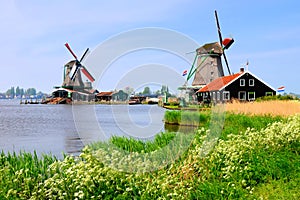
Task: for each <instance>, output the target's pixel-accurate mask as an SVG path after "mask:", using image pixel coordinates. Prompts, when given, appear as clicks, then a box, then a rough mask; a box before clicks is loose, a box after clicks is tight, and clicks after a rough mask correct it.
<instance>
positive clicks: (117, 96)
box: [112, 90, 129, 101]
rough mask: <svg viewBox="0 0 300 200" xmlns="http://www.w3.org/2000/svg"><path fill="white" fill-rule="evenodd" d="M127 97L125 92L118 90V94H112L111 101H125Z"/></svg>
mask: <svg viewBox="0 0 300 200" xmlns="http://www.w3.org/2000/svg"><path fill="white" fill-rule="evenodd" d="M128 96H129V95H128V94H127V93H126V92H124V91H123V90H119V91H118V92H115V93H113V94H112V99H113V101H127V100H128Z"/></svg>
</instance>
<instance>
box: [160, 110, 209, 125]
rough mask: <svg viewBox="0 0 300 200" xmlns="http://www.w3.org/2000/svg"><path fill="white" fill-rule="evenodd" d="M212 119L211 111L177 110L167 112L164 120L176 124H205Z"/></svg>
mask: <svg viewBox="0 0 300 200" xmlns="http://www.w3.org/2000/svg"><path fill="white" fill-rule="evenodd" d="M209 119H210V112H208V111H202V112H199V111H198V110H196V111H176V110H171V111H170V110H168V111H166V112H165V116H164V121H165V123H166V124H176V125H181V126H200V125H205V124H207V122H208V121H209Z"/></svg>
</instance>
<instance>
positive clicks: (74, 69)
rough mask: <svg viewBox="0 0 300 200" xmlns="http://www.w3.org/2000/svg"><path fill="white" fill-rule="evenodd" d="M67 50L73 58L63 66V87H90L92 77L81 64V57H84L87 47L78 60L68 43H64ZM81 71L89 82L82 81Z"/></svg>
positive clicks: (76, 88)
mask: <svg viewBox="0 0 300 200" xmlns="http://www.w3.org/2000/svg"><path fill="white" fill-rule="evenodd" d="M65 46H66V47H67V49H68V50H69V52H70V53H71V54H72V55H73V57H74V58H75V60H72V61H70V62H68V63H67V64H66V65H65V66H64V81H63V85H62V87H63V88H67V89H72V90H84V89H91V83H92V82H94V81H95V79H94V77H93V76H92V75H91V74H90V73H89V71H88V70H87V69H86V67H85V66H83V65H82V64H81V62H82V61H83V59H84V58H85V57H86V55H87V53H88V51H89V48H87V49H86V51H85V52H84V54H83V55H82V57H81V59H80V60H78V59H77V56H76V55H75V53H74V52H73V51H72V49H71V47H70V46H69V44H68V43H66V44H65ZM81 72H82V73H83V74H84V75H85V76H86V77H87V79H88V80H89V81H90V82H85V83H83V81H82V77H81Z"/></svg>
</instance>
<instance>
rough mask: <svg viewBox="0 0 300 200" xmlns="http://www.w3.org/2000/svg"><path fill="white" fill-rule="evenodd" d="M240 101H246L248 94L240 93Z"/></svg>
mask: <svg viewBox="0 0 300 200" xmlns="http://www.w3.org/2000/svg"><path fill="white" fill-rule="evenodd" d="M239 100H246V92H245V91H239Z"/></svg>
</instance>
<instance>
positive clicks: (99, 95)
mask: <svg viewBox="0 0 300 200" xmlns="http://www.w3.org/2000/svg"><path fill="white" fill-rule="evenodd" d="M112 94H113V92H100V93H99V94H97V96H98V97H101V96H111V95H112Z"/></svg>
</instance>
